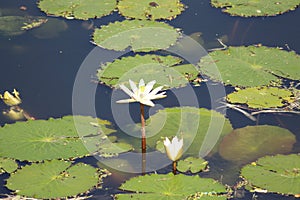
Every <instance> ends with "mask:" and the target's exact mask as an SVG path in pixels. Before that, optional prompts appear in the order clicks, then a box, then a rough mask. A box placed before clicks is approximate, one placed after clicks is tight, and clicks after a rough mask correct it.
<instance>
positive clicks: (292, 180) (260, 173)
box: [241, 154, 300, 195]
mask: <svg viewBox="0 0 300 200" xmlns="http://www.w3.org/2000/svg"><path fill="white" fill-rule="evenodd" d="M241 175H242V176H243V177H245V179H246V180H247V181H248V184H249V185H250V186H251V187H255V188H261V189H265V190H267V191H268V192H276V193H281V194H287V195H291V194H292V195H298V194H300V155H296V154H291V155H276V156H266V157H263V158H260V159H259V160H258V161H257V162H256V163H254V164H249V165H246V166H245V167H243V168H242V171H241Z"/></svg>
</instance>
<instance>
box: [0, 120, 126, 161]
mask: <svg viewBox="0 0 300 200" xmlns="http://www.w3.org/2000/svg"><path fill="white" fill-rule="evenodd" d="M74 119H76V120H77V122H78V123H77V124H76V126H75V124H74ZM94 121H95V119H94V118H92V117H86V116H65V117H63V118H60V119H52V118H51V119H49V120H31V121H26V122H16V123H14V124H6V125H5V126H4V127H1V128H0V156H3V157H9V158H15V159H18V160H29V161H41V160H50V159H58V158H63V159H70V158H77V157H83V156H87V155H90V154H93V153H97V154H100V156H104V157H106V156H109V157H111V156H112V155H117V154H118V153H120V152H126V151H129V150H131V146H130V145H122V143H114V142H115V141H111V140H110V139H109V137H107V135H109V134H110V133H112V132H114V130H113V129H110V127H109V126H107V123H109V122H107V121H104V120H98V124H97V126H95V124H93V123H94Z"/></svg>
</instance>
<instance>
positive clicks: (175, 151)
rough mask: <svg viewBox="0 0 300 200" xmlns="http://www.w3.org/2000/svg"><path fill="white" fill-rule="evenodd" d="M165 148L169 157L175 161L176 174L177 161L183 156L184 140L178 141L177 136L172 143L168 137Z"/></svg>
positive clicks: (174, 170) (174, 171)
mask: <svg viewBox="0 0 300 200" xmlns="http://www.w3.org/2000/svg"><path fill="white" fill-rule="evenodd" d="M164 146H165V149H166V153H167V156H168V157H169V159H170V160H172V161H173V173H174V174H176V163H177V160H179V158H180V157H181V156H182V154H183V139H180V140H179V139H178V137H177V136H175V137H173V139H172V142H170V140H169V138H167V137H166V139H165V140H164Z"/></svg>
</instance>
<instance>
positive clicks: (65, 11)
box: [38, 0, 117, 20]
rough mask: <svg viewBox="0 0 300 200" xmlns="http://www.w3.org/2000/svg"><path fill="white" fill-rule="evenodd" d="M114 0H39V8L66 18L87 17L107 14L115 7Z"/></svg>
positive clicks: (49, 13)
mask: <svg viewBox="0 0 300 200" xmlns="http://www.w3.org/2000/svg"><path fill="white" fill-rule="evenodd" d="M116 4H117V2H116V0H101V1H97V0H84V1H81V0H41V1H39V2H38V6H39V8H40V9H41V10H42V11H44V12H45V13H47V14H48V15H55V16H61V17H65V18H67V19H73V18H76V19H84V20H86V19H89V18H99V17H102V16H105V15H109V14H110V13H111V12H112V11H113V10H114V9H115V8H116Z"/></svg>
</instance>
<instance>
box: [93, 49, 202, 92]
mask: <svg viewBox="0 0 300 200" xmlns="http://www.w3.org/2000/svg"><path fill="white" fill-rule="evenodd" d="M181 61H182V60H181V59H180V58H178V57H173V56H158V55H150V54H148V55H144V56H141V55H135V56H133V57H132V56H130V57H123V58H121V59H116V60H115V61H114V62H112V63H107V64H106V65H104V66H102V67H101V69H100V70H99V71H98V74H97V75H98V78H99V81H100V82H102V83H105V84H107V85H110V86H112V87H117V86H118V85H119V84H125V85H128V80H129V79H131V80H133V81H135V82H138V81H139V80H140V79H144V81H145V82H149V81H152V80H156V83H157V85H163V86H164V88H165V89H166V88H173V87H183V86H185V85H187V83H188V82H189V81H192V80H194V79H195V78H196V77H197V75H198V71H197V69H196V67H195V66H193V65H191V64H190V65H177V64H179V63H180V62H181ZM187 74H188V76H186V75H187Z"/></svg>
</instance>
